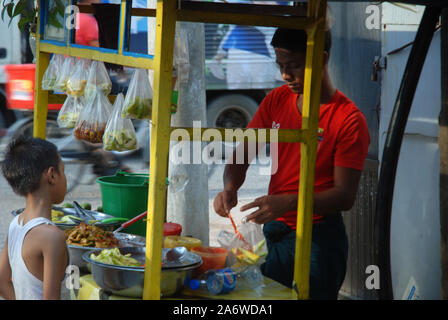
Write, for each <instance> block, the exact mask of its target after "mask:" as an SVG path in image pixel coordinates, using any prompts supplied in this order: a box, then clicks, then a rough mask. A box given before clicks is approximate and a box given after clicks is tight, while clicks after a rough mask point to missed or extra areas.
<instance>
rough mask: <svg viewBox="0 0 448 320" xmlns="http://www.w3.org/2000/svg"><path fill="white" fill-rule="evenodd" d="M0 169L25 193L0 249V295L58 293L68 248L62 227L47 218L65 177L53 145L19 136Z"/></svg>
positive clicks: (60, 194)
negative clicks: (23, 205)
mask: <svg viewBox="0 0 448 320" xmlns="http://www.w3.org/2000/svg"><path fill="white" fill-rule="evenodd" d="M2 172H3V175H4V176H5V178H6V180H7V181H8V183H9V185H10V186H11V187H12V189H13V190H14V192H15V193H17V194H19V195H21V196H24V197H25V198H26V207H25V210H24V211H23V213H21V214H20V215H18V216H17V217H15V218H14V219H13V221H12V222H11V224H10V226H9V233H8V237H7V239H6V242H5V246H4V248H3V251H2V253H1V255H0V296H2V297H3V298H5V299H17V300H32V299H52V300H53V299H60V296H61V284H62V280H63V279H64V277H65V270H66V267H67V264H68V252H67V247H66V243H65V235H64V232H63V231H62V230H60V229H59V228H58V227H56V226H55V225H54V224H53V223H52V222H51V208H52V205H53V204H57V203H61V202H62V201H64V197H65V193H66V192H67V180H66V177H65V173H64V164H63V163H62V161H61V157H60V155H59V153H58V151H57V149H56V146H55V145H54V144H52V143H51V142H48V141H46V140H41V139H38V138H25V137H20V138H18V139H16V140H14V141H12V142H11V143H10V144H9V145H8V149H7V152H6V155H5V160H4V162H3V164H2Z"/></svg>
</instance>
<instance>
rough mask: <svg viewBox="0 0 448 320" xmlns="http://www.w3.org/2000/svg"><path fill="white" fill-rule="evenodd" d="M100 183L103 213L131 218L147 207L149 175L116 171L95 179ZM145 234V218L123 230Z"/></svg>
mask: <svg viewBox="0 0 448 320" xmlns="http://www.w3.org/2000/svg"><path fill="white" fill-rule="evenodd" d="M96 182H98V183H99V184H100V189H101V198H102V202H103V210H104V213H107V214H110V215H111V216H114V217H120V218H128V219H132V218H134V217H135V216H137V215H139V214H140V213H142V212H145V211H147V209H148V187H149V175H148V174H141V173H127V172H122V171H117V173H116V174H115V175H113V176H105V177H100V178H97V179H96ZM123 231H124V232H126V233H131V234H137V235H140V236H143V237H145V236H146V219H145V218H144V219H141V220H139V221H137V222H135V223H134V224H132V225H130V226H129V227H127V228H126V229H124V230H123Z"/></svg>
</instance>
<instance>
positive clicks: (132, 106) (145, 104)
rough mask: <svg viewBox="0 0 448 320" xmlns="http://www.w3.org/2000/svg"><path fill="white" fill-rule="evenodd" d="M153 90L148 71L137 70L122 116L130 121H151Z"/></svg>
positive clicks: (133, 76)
mask: <svg viewBox="0 0 448 320" xmlns="http://www.w3.org/2000/svg"><path fill="white" fill-rule="evenodd" d="M151 113H152V88H151V84H150V83H149V79H148V73H147V71H146V69H135V71H134V74H133V75H132V79H131V82H130V83H129V88H128V91H127V93H126V99H125V100H124V106H123V111H122V113H121V115H122V116H123V117H124V118H128V119H140V120H144V119H151Z"/></svg>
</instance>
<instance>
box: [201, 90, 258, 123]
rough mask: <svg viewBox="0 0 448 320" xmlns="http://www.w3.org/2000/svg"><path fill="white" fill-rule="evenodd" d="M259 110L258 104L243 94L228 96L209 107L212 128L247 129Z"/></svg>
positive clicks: (219, 98)
mask: <svg viewBox="0 0 448 320" xmlns="http://www.w3.org/2000/svg"><path fill="white" fill-rule="evenodd" d="M257 109H258V103H257V102H256V101H255V100H254V99H252V98H251V97H249V96H246V95H243V94H228V95H223V96H219V97H218V98H215V99H214V100H212V102H211V103H210V104H209V105H208V106H207V126H208V127H210V128H245V127H246V126H247V125H248V124H249V121H250V120H251V119H252V117H253V116H254V114H255V112H256V111H257Z"/></svg>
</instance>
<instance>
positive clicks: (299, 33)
mask: <svg viewBox="0 0 448 320" xmlns="http://www.w3.org/2000/svg"><path fill="white" fill-rule="evenodd" d="M306 41H307V34H306V31H305V30H299V29H285V28H278V29H277V30H276V31H275V33H274V36H273V37H272V40H271V46H273V47H274V48H282V49H286V50H289V51H292V52H297V51H298V52H301V53H305V52H306ZM330 50H331V32H330V30H327V31H325V43H324V51H326V52H327V53H328V55H330Z"/></svg>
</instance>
